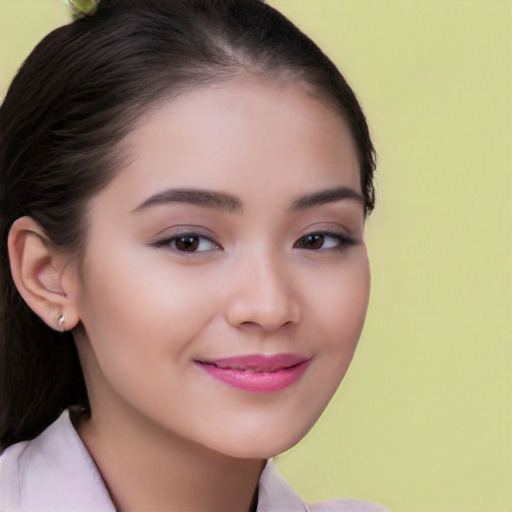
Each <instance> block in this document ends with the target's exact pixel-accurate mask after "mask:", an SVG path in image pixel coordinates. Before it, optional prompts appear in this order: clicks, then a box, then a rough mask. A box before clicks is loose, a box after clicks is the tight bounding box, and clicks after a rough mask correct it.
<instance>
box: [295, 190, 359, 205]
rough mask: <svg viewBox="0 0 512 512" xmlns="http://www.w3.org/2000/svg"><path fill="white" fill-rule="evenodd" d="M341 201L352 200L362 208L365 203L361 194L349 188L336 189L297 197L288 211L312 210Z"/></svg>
mask: <svg viewBox="0 0 512 512" xmlns="http://www.w3.org/2000/svg"><path fill="white" fill-rule="evenodd" d="M343 199H354V200H355V201H357V202H358V203H361V205H362V206H364V205H365V203H366V201H365V199H364V196H363V194H361V193H359V192H357V191H355V190H354V189H352V188H349V187H337V188H331V189H327V190H321V191H319V192H313V193H312V194H308V195H306V196H302V197H299V198H298V199H296V200H295V201H294V202H293V203H292V206H291V208H290V210H291V211H298V210H306V209H307V208H312V207H313V206H319V205H322V204H326V203H333V202H335V201H341V200H343Z"/></svg>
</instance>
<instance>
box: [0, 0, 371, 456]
mask: <svg viewBox="0 0 512 512" xmlns="http://www.w3.org/2000/svg"><path fill="white" fill-rule="evenodd" d="M244 73H262V74H264V75H276V76H278V77H285V78H286V77H290V78H291V79H293V80H300V81H302V82H304V83H306V84H308V85H309V86H310V87H312V89H313V90H314V93H315V94H316V95H317V96H318V97H320V98H321V99H323V100H324V101H327V102H329V104H330V105H332V107H333V109H336V110H337V111H338V113H339V114H340V115H341V116H342V117H343V118H344V119H345V120H346V122H347V124H348V126H349V127H350V130H351V133H352V136H353V138H354V141H355V144H356V147H357V151H358V155H359V160H360V168H361V188H362V191H363V194H364V197H365V202H366V204H365V207H366V213H369V212H370V211H371V210H372V208H373V206H374V190H373V172H374V168H375V161H374V149H373V145H372V142H371V139H370V136H369V132H368V126H367V123H366V120H365V117H364V115H363V112H362V110H361V108H360V106H359V103H358V101H357V99H356V97H355V95H354V93H353V92H352V90H351V89H350V87H349V86H348V85H347V82H346V81H345V79H344V78H343V76H342V75H341V74H340V72H339V71H338V70H337V68H336V67H335V66H334V64H333V63H332V62H331V61H330V60H329V59H328V58H327V57H326V56H325V55H324V54H323V53H322V51H321V50H320V49H319V48H318V47H317V46H316V45H315V44H314V43H313V42H312V41H311V40H310V39H309V38H308V37H307V36H305V35H304V34H303V33H302V32H301V31H300V30H299V29H298V28H297V27H295V26H294V25H293V24H292V23H291V22H290V21H288V20H287V19H286V18H285V17H284V16H282V15H281V14H280V13H279V12H277V11H276V10H275V9H273V8H272V7H270V6H268V5H266V4H265V3H264V2H262V1H260V0H147V1H143V0H103V1H102V2H101V3H100V5H99V9H98V11H97V12H96V14H94V15H93V16H91V17H89V18H83V19H78V20H75V21H74V22H73V23H71V24H69V25H67V26H64V27H61V28H59V29H57V30H55V31H53V32H52V33H50V34H49V35H48V36H47V37H45V38H44V39H43V40H42V41H41V42H40V43H39V44H38V45H37V47H36V48H35V49H34V50H33V52H32V53H31V54H30V56H29V57H28V58H27V60H26V61H25V63H24V64H23V66H22V67H21V69H20V70H19V72H18V74H17V75H16V77H15V78H14V80H13V82H12V84H11V87H10V89H9V91H8V93H7V96H6V98H5V100H4V102H3V104H2V106H1V108H0V234H1V247H0V290H1V300H0V325H1V332H0V443H1V445H2V446H3V447H6V446H8V445H10V444H12V443H15V442H17V441H21V440H25V439H30V438H32V437H34V436H36V435H37V434H38V433H40V432H41V431H42V430H43V429H44V428H45V427H46V426H47V425H49V424H50V423H51V422H52V421H53V420H54V419H56V418H57V416H58V415H59V414H60V413H61V412H62V411H63V410H64V409H65V408H67V407H70V406H71V405H81V406H83V407H87V406H88V400H87V392H86V389H85V384H84V380H83V375H82V371H81V368H80V363H79V360H78V356H77V352H76V349H75V346H74V342H73V338H72V335H71V334H70V333H58V332H56V331H53V330H52V329H50V328H49V327H48V326H46V324H45V323H43V322H42V320H40V319H39V318H38V317H37V316H36V315H35V314H34V313H33V312H32V311H31V310H30V309H29V307H28V306H27V305H26V304H25V302H24V301H23V300H22V299H21V296H20V295H19V293H18V292H17V290H16V288H15V286H14V283H13V281H12V277H11V274H10V267H9V258H8V253H7V235H8V232H9V229H10V227H11V225H12V224H13V222H14V221H15V220H16V219H18V218H19V217H22V216H25V215H28V216H31V217H32V218H33V219H35V220H36V221H37V222H38V223H39V224H40V225H41V226H42V228H43V229H44V231H45V233H46V235H47V236H48V237H49V239H50V240H51V241H52V242H53V243H54V244H55V245H56V246H59V247H63V248H66V249H67V250H70V251H74V252H76V253H77V254H78V253H79V252H80V250H81V249H82V248H83V244H84V240H85V236H86V229H85V226H84V224H85V223H84V220H83V219H84V208H85V205H86V204H87V201H88V200H89V199H90V198H91V197H92V196H93V195H94V194H95V193H97V192H98V191H99V190H100V189H101V188H102V187H104V186H105V185H106V184H107V182H108V181H109V180H110V179H112V177H113V176H114V174H115V170H116V168H117V167H118V166H119V162H120V160H119V156H120V155H119V154H118V153H117V152H116V147H118V145H119V142H120V141H121V140H122V139H123V138H124V137H125V136H126V134H127V133H128V132H129V130H130V129H132V128H133V126H134V123H135V122H136V121H137V119H138V118H140V116H141V115H142V114H143V113H144V112H145V111H146V110H147V109H148V108H150V107H152V106H154V105H156V104H157V103H158V102H160V101H162V100H163V99H164V98H166V97H169V96H174V95H177V94H179V93H181V92H184V91H187V90H190V89H192V88H195V87H200V86H201V85H204V84H208V83H213V82H219V81H221V80H229V79H230V78H232V77H234V76H236V75H240V74H244Z"/></svg>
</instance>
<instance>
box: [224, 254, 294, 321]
mask: <svg viewBox="0 0 512 512" xmlns="http://www.w3.org/2000/svg"><path fill="white" fill-rule="evenodd" d="M292 274H293V273H292V271H291V269H290V267H289V266H288V267H287V265H286V262H279V261H276V258H275V257H274V258H273V257H271V256H270V255H267V256H266V255H264V254H261V253H260V254H257V255H253V256H252V257H251V258H250V261H246V263H245V264H244V265H241V266H240V268H239V270H237V271H236V272H233V274H232V275H231V276H230V278H229V280H230V282H229V285H228V288H229V292H230V294H229V300H228V305H227V310H226V318H227V321H228V323H229V324H230V325H232V326H233V327H242V326H243V327H249V326H252V327H259V328H261V329H263V330H264V331H275V330H278V329H279V328H281V327H283V326H285V325H290V324H296V323H298V322H299V321H300V319H301V316H302V313H301V306H300V300H299V297H298V293H297V291H296V290H295V286H294V282H293V275H292Z"/></svg>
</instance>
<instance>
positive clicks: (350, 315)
mask: <svg viewBox="0 0 512 512" xmlns="http://www.w3.org/2000/svg"><path fill="white" fill-rule="evenodd" d="M369 295H370V269H369V264H368V257H367V254H366V250H365V248H360V249H359V250H358V251H357V252H355V251H354V254H353V255H351V257H350V259H349V260H348V261H347V262H346V264H341V265H340V266H339V267H338V268H336V269H334V270H332V271H331V272H330V273H329V274H328V275H325V276H323V277H322V285H321V286H318V287H317V293H316V296H315V300H314V304H310V306H309V307H310V308H312V309H313V311H314V313H313V314H314V315H315V317H316V318H317V322H316V323H317V325H318V333H317V340H318V343H319V345H321V346H322V348H323V349H324V350H323V354H322V355H323V357H325V358H326V359H327V358H329V359H330V360H331V361H332V363H334V364H336V365H337V366H338V367H339V370H340V371H342V372H343V373H344V371H346V368H347V367H348V364H349V363H350V360H351V359H352V356H353V353H354V350H355V349H356V346H357V342H358V340H359V337H360V334H361V331H362V329H363V325H364V321H365V317H366V311H367V309H368V300H369Z"/></svg>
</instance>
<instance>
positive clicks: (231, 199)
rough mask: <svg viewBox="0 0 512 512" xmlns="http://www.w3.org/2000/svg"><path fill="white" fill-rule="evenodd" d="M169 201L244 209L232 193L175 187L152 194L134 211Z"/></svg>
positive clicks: (215, 208)
mask: <svg viewBox="0 0 512 512" xmlns="http://www.w3.org/2000/svg"><path fill="white" fill-rule="evenodd" d="M169 203H188V204H193V205H195V206H201V207H203V208H212V209H214V210H220V211H225V212H228V213H240V212H241V211H242V202H241V201H240V199H238V198H237V197H235V196H232V195H231V194H226V193H225V192H214V191H211V190H200V189H195V188H174V189H169V190H165V191H163V192H159V193H158V194H155V195H153V196H151V197H150V198H148V199H146V200H145V201H144V202H143V203H142V204H141V205H139V206H137V208H135V210H133V212H139V211H141V210H145V209H147V208H149V207H151V206H156V205H164V204H169Z"/></svg>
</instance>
